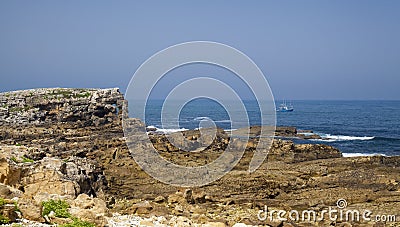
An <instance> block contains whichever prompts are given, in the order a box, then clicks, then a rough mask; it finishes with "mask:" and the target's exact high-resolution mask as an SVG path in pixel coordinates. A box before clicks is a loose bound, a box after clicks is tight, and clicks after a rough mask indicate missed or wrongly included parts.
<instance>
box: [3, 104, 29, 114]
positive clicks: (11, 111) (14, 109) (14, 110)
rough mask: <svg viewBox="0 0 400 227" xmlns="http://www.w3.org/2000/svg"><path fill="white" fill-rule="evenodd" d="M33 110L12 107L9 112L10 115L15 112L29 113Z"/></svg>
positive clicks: (27, 107) (26, 107)
mask: <svg viewBox="0 0 400 227" xmlns="http://www.w3.org/2000/svg"><path fill="white" fill-rule="evenodd" d="M30 109H32V107H31V106H24V107H19V106H18V107H11V108H10V109H8V112H10V113H14V112H23V111H28V110H30Z"/></svg>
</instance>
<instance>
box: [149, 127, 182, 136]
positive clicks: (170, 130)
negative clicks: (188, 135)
mask: <svg viewBox="0 0 400 227" xmlns="http://www.w3.org/2000/svg"><path fill="white" fill-rule="evenodd" d="M146 128H147V129H150V130H151V131H153V132H157V133H163V134H170V133H174V132H182V131H187V130H189V129H186V128H157V127H156V126H154V125H149V126H147V127H146ZM148 133H149V132H148Z"/></svg>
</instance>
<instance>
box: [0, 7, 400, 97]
mask: <svg viewBox="0 0 400 227" xmlns="http://www.w3.org/2000/svg"><path fill="white" fill-rule="evenodd" d="M399 11H400V1H394V0H393V1H390V0H387V1H378V0H377V1H361V0H360V1H41V0H39V1H1V2H0V31H1V33H0V34H1V35H0V75H1V81H0V91H8V90H16V89H25V88H37V87H120V88H121V90H122V91H124V90H125V89H126V86H127V85H128V82H129V81H130V79H131V77H132V75H133V73H134V72H135V71H136V69H137V68H138V67H139V66H140V64H142V63H143V62H144V61H145V60H146V59H147V58H149V57H150V56H151V55H153V54H154V53H156V52H158V51H160V50H162V49H164V48H166V47H168V46H171V45H174V44H178V43H181V42H187V41H194V40H209V41H216V42H221V43H225V44H227V45H230V46H232V47H235V48H236V49H238V50H240V51H242V52H244V53H245V54H247V55H248V56H249V57H250V58H251V59H252V60H254V62H255V63H256V64H257V65H258V66H259V67H260V69H261V70H262V71H263V73H264V74H265V76H266V78H267V80H268V81H269V84H270V86H271V88H272V91H273V93H274V96H275V98H277V99H283V98H284V99H292V100H294V99H352V100H353V99H397V100H398V99H400V90H399V85H400V73H399V72H400V64H399V63H400V14H399ZM194 73H195V72H194ZM160 92H161V93H162V92H165V91H162V90H161V91H160Z"/></svg>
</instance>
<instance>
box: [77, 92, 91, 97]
mask: <svg viewBox="0 0 400 227" xmlns="http://www.w3.org/2000/svg"><path fill="white" fill-rule="evenodd" d="M90 95H91V94H90V92H85V93H80V94H76V95H75V98H89V97H90Z"/></svg>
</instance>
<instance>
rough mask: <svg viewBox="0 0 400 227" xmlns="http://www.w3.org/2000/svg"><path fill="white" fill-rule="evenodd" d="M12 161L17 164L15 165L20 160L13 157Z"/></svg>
mask: <svg viewBox="0 0 400 227" xmlns="http://www.w3.org/2000/svg"><path fill="white" fill-rule="evenodd" d="M10 159H11V161H13V162H15V163H18V160H17V158H16V157H11V158H10Z"/></svg>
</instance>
